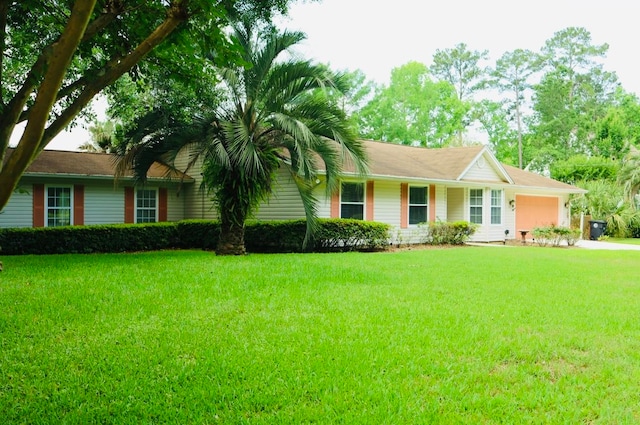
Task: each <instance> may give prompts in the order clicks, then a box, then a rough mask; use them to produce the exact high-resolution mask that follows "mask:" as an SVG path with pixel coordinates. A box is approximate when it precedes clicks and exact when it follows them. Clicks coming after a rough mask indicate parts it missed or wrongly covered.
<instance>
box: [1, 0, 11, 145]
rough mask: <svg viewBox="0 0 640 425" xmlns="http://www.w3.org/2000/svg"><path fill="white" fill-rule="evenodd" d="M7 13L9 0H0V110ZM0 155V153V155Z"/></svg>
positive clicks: (2, 95) (2, 102)
mask: <svg viewBox="0 0 640 425" xmlns="http://www.w3.org/2000/svg"><path fill="white" fill-rule="evenodd" d="M8 14H9V0H0V112H2V109H3V106H4V80H3V77H4V73H3V70H4V49H5V46H6V40H7V15H8ZM0 157H1V155H0Z"/></svg>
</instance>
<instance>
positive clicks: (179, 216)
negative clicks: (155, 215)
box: [167, 187, 184, 221]
mask: <svg viewBox="0 0 640 425" xmlns="http://www.w3.org/2000/svg"><path fill="white" fill-rule="evenodd" d="M181 195H182V193H180V194H178V189H177V188H176V187H169V188H168V190H167V221H180V220H183V219H184V203H183V202H182V196H181Z"/></svg>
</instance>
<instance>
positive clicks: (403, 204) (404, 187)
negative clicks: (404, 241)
mask: <svg viewBox="0 0 640 425" xmlns="http://www.w3.org/2000/svg"><path fill="white" fill-rule="evenodd" d="M407 227H409V183H400V228H401V229H406V228H407Z"/></svg>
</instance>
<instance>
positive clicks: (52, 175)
mask: <svg viewBox="0 0 640 425" xmlns="http://www.w3.org/2000/svg"><path fill="white" fill-rule="evenodd" d="M23 177H31V178H61V179H70V180H71V179H73V180H77V179H82V180H110V181H113V180H115V177H114V176H113V175H104V174H69V173H29V172H26V173H24V174H23ZM134 180H135V179H134V178H133V177H131V176H124V177H118V181H124V182H133V181H134ZM147 181H150V182H154V183H155V182H170V183H194V182H195V180H194V179H193V178H192V177H189V178H184V179H178V178H166V177H147Z"/></svg>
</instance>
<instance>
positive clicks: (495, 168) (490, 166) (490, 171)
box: [457, 147, 513, 184]
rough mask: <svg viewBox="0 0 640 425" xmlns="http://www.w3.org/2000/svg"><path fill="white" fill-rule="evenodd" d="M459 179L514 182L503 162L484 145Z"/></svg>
mask: <svg viewBox="0 0 640 425" xmlns="http://www.w3.org/2000/svg"><path fill="white" fill-rule="evenodd" d="M457 180H463V181H464V180H468V181H487V182H502V183H508V184H513V180H512V179H511V177H510V176H509V174H508V173H507V172H506V170H505V169H504V167H503V166H502V164H500V162H499V161H498V159H497V158H496V157H495V156H494V155H493V154H492V153H491V151H490V150H489V149H487V148H486V147H484V148H483V149H482V150H481V151H480V152H478V155H477V156H476V157H475V158H474V159H473V160H472V161H471V162H470V163H469V165H468V166H467V167H466V168H465V170H464V171H463V172H462V174H460V176H458V178H457Z"/></svg>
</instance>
